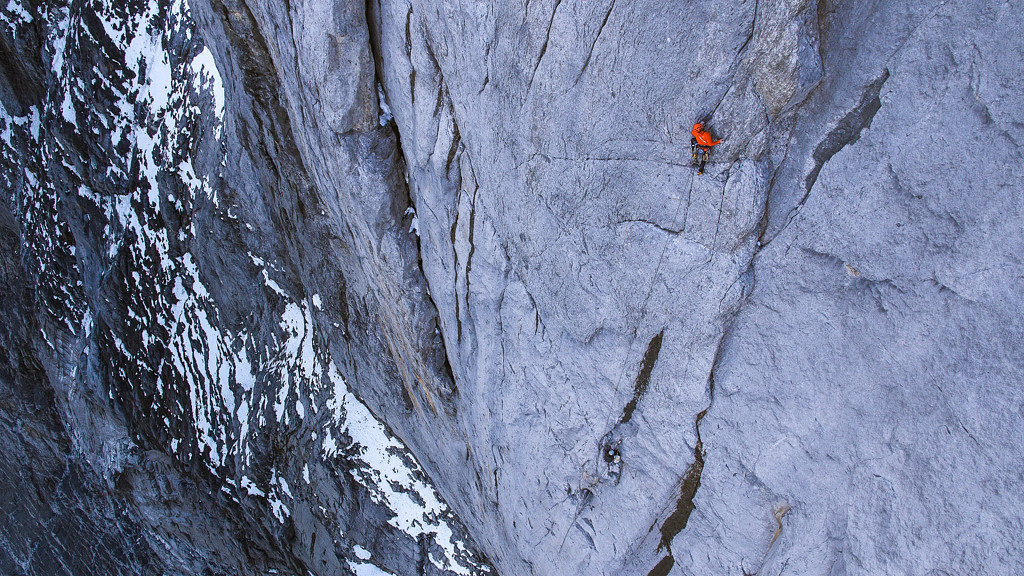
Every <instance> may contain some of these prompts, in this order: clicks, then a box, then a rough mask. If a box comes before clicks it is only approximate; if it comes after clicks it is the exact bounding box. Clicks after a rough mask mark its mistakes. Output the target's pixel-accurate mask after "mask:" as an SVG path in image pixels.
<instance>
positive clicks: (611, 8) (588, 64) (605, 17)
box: [576, 0, 615, 82]
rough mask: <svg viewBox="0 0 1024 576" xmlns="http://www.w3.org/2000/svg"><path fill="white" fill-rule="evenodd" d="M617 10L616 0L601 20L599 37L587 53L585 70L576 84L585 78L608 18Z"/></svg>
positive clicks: (582, 70)
mask: <svg viewBox="0 0 1024 576" xmlns="http://www.w3.org/2000/svg"><path fill="white" fill-rule="evenodd" d="M614 9H615V0H612V3H611V4H610V5H609V6H608V11H607V12H605V13H604V20H601V27H600V28H598V29H597V36H595V37H594V41H593V42H592V43H591V44H590V50H589V51H588V52H587V59H586V60H584V61H583V68H581V69H580V73H579V74H577V75H576V82H579V81H580V78H582V77H583V73H584V72H586V71H587V66H590V59H591V58H592V57H593V56H594V47H595V46H597V41H598V40H600V39H601V33H602V32H604V27H605V25H606V24H608V18H610V17H611V15H612V10H614Z"/></svg>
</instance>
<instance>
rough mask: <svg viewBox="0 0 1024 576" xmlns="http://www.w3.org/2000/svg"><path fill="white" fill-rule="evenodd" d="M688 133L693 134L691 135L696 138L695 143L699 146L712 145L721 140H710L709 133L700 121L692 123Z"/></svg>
mask: <svg viewBox="0 0 1024 576" xmlns="http://www.w3.org/2000/svg"><path fill="white" fill-rule="evenodd" d="M690 134H693V137H694V138H696V139H697V143H698V144H700V145H701V146H714V145H715V144H718V143H719V142H721V140H712V139H711V134H709V133H708V131H707V130H705V129H704V125H703V124H701V123H700V122H698V123H696V124H694V125H693V130H691V131H690Z"/></svg>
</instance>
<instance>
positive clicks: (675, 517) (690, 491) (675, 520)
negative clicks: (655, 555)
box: [658, 408, 708, 557]
mask: <svg viewBox="0 0 1024 576" xmlns="http://www.w3.org/2000/svg"><path fill="white" fill-rule="evenodd" d="M707 412H708V410H707V408H705V409H704V410H701V412H700V414H697V423H696V425H697V444H696V446H694V447H693V464H690V467H689V468H687V469H686V474H685V475H683V480H682V482H680V484H679V498H678V499H677V500H676V508H675V510H673V511H672V514H669V517H668V518H666V519H665V522H663V523H662V525H661V542H660V543H659V544H658V551H659V552H660V551H661V550H668V552H669V557H671V556H672V540H673V539H674V538H675V537H676V535H677V534H679V533H680V532H681V531H682V530H683V528H686V523H687V522H689V520H690V514H691V513H693V511H694V509H696V507H697V506H696V505H695V504H694V503H693V499H694V498H695V497H696V496H697V489H698V488H700V477H701V473H703V472H704V443H703V442H702V441H701V439H700V421H701V420H703V419H704V415H705V414H707Z"/></svg>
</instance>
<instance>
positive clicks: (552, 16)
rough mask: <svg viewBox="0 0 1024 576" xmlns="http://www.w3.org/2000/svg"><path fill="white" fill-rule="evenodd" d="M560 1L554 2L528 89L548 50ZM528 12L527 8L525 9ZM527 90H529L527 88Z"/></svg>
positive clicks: (531, 85)
mask: <svg viewBox="0 0 1024 576" xmlns="http://www.w3.org/2000/svg"><path fill="white" fill-rule="evenodd" d="M561 3H562V0H555V8H554V9H553V10H552V11H551V20H549V21H548V31H547V33H546V34H545V35H544V44H543V45H542V46H541V47H540V55H539V56H537V63H536V64H534V65H533V72H532V73H531V74H530V84H529V86H530V88H532V87H533V79H534V77H536V76H537V69H538V68H540V61H541V60H543V59H544V53H545V52H547V50H548V40H550V39H551V26H552V25H554V23H555V14H557V13H558V5H559V4H561ZM527 10H529V8H527ZM527 90H529V88H527Z"/></svg>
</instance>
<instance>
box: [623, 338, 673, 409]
mask: <svg viewBox="0 0 1024 576" xmlns="http://www.w3.org/2000/svg"><path fill="white" fill-rule="evenodd" d="M664 336H665V329H664V328H663V329H662V330H661V331H660V332H658V333H657V334H655V335H654V337H653V338H651V341H650V342H648V343H647V351H646V352H644V359H643V361H642V362H641V363H640V371H639V372H638V373H637V375H636V382H635V383H634V384H633V398H632V399H631V400H630V401H629V402H628V403H627V404H626V407H625V408H623V410H622V416H621V417H620V418H619V424H626V423H628V422H629V421H630V420H631V419H632V418H633V411H635V410H636V407H637V404H638V403H639V402H640V400H641V399H643V397H644V394H646V393H647V386H648V385H649V384H650V383H651V374H652V373H653V372H654V365H655V364H656V363H657V362H658V355H659V354H661V342H662V339H663V337H664Z"/></svg>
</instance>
